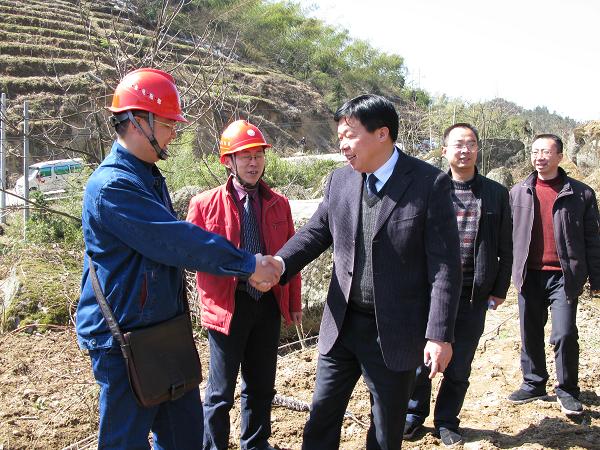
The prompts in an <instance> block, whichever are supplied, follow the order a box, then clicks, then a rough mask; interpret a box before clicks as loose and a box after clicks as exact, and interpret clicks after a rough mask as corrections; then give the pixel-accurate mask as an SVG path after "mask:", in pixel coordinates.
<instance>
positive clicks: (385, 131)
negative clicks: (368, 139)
mask: <svg viewBox="0 0 600 450" xmlns="http://www.w3.org/2000/svg"><path fill="white" fill-rule="evenodd" d="M375 135H376V136H377V139H378V140H379V142H384V141H386V140H387V139H388V137H389V136H390V129H389V128H388V127H381V128H379V129H378V130H376V131H375Z"/></svg>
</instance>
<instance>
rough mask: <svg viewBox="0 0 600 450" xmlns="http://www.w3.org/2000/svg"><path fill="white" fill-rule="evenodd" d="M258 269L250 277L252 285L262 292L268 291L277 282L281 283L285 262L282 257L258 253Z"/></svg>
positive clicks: (249, 280)
mask: <svg viewBox="0 0 600 450" xmlns="http://www.w3.org/2000/svg"><path fill="white" fill-rule="evenodd" d="M254 257H255V258H256V269H255V270H254V273H253V274H252V275H251V276H250V278H249V279H248V282H249V283H250V285H251V286H252V287H253V288H255V289H258V290H259V291H261V292H267V291H268V290H269V289H271V288H272V287H273V286H274V285H275V284H277V283H279V278H280V277H281V275H282V274H283V270H284V267H285V266H284V264H283V260H281V259H280V258H275V257H273V256H269V255H266V256H265V255H261V254H260V253H257V254H256V255H254Z"/></svg>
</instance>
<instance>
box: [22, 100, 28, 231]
mask: <svg viewBox="0 0 600 450" xmlns="http://www.w3.org/2000/svg"><path fill="white" fill-rule="evenodd" d="M23 197H24V198H25V204H24V205H23V238H24V239H27V221H28V220H29V105H28V103H27V100H25V101H24V102H23Z"/></svg>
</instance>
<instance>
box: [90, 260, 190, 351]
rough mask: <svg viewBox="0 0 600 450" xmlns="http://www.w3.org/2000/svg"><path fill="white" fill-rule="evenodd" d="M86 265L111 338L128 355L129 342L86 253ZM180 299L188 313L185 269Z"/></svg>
mask: <svg viewBox="0 0 600 450" xmlns="http://www.w3.org/2000/svg"><path fill="white" fill-rule="evenodd" d="M88 265H89V268H90V273H91V274H92V287H93V288H94V294H95V295H96V301H97V302H98V305H99V306H100V311H101V312H102V315H103V316H104V320H106V323H107V324H108V328H109V329H110V332H111V334H112V335H113V338H114V339H116V340H117V342H118V343H119V346H120V347H121V352H123V356H124V357H125V358H128V357H129V352H130V350H129V344H127V342H125V338H124V337H123V333H122V332H121V329H120V328H119V324H118V322H117V319H116V318H115V315H114V314H113V312H112V309H111V308H110V305H109V304H108V302H107V301H106V297H104V293H103V292H102V288H101V287H100V282H99V281H98V275H96V269H95V268H94V262H93V261H92V257H91V256H90V255H88ZM181 288H182V293H181V296H182V300H183V307H184V311H185V312H186V313H188V315H189V313H190V305H189V303H188V299H187V289H186V279H185V270H184V271H183V272H182V286H181Z"/></svg>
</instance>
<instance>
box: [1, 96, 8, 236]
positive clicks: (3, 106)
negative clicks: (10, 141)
mask: <svg viewBox="0 0 600 450" xmlns="http://www.w3.org/2000/svg"><path fill="white" fill-rule="evenodd" d="M5 120H6V94H5V93H4V92H3V93H2V95H1V96H0V189H2V190H1V191H0V223H2V224H6V192H5V191H6V187H7V183H6V172H7V170H6V150H5V147H6V126H5V123H4V122H5Z"/></svg>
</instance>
